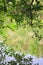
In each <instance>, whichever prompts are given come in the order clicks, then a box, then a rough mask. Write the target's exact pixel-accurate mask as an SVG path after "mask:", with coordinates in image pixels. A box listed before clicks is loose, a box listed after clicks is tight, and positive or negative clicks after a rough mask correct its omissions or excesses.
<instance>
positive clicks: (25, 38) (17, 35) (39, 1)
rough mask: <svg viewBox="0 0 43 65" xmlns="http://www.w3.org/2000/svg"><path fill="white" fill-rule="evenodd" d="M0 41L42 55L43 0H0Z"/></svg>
mask: <svg viewBox="0 0 43 65" xmlns="http://www.w3.org/2000/svg"><path fill="white" fill-rule="evenodd" d="M0 42H4V43H5V44H6V45H7V46H9V47H11V48H13V49H14V50H16V51H19V52H22V53H24V54H27V53H30V54H33V55H36V56H43V0H0Z"/></svg>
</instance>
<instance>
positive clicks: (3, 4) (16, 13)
mask: <svg viewBox="0 0 43 65" xmlns="http://www.w3.org/2000/svg"><path fill="white" fill-rule="evenodd" d="M42 2H43V1H40V0H0V28H1V29H2V28H4V27H8V28H10V29H12V30H13V28H12V27H11V26H9V24H8V25H5V26H4V25H3V24H4V22H5V19H6V17H10V22H11V23H13V21H12V19H15V21H16V24H17V26H18V25H21V24H22V23H24V20H26V21H27V22H26V24H29V25H30V26H31V28H32V29H33V32H34V33H35V36H37V37H40V35H39V36H38V34H37V33H38V32H39V31H38V32H37V30H34V27H35V28H37V27H38V28H39V29H41V28H42V27H43V23H41V22H40V21H41V20H42V19H43V15H42V13H43V12H42V10H43V5H42ZM41 12H42V13H41ZM33 20H34V21H36V22H33ZM0 31H1V30H0ZM41 37H42V36H41Z"/></svg>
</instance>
